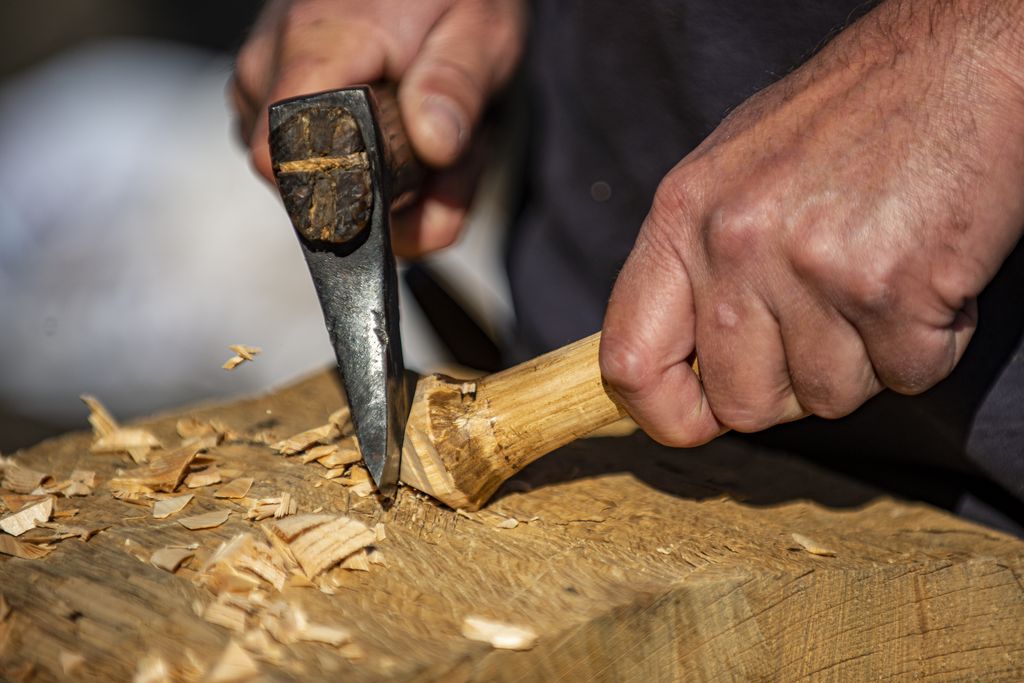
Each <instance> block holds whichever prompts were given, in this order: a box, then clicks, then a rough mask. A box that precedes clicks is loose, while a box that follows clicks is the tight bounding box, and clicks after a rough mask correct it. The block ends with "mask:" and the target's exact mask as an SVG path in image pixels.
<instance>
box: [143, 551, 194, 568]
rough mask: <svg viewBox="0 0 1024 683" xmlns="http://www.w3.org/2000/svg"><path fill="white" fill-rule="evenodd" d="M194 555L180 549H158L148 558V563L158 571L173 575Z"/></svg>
mask: <svg viewBox="0 0 1024 683" xmlns="http://www.w3.org/2000/svg"><path fill="white" fill-rule="evenodd" d="M194 555H195V553H193V552H192V551H191V550H184V549H182V548H160V549H159V550H157V551H156V552H154V553H153V554H152V555H151V556H150V558H149V563H150V564H152V565H153V566H154V567H156V568H158V569H163V570H164V571H165V572H170V573H172V574H173V573H174V572H176V571H178V567H180V566H181V565H182V564H184V563H185V561H186V560H188V559H189V558H191V557H193V556H194Z"/></svg>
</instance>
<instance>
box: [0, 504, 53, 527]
mask: <svg viewBox="0 0 1024 683" xmlns="http://www.w3.org/2000/svg"><path fill="white" fill-rule="evenodd" d="M52 514H53V498H52V497H50V496H47V497H46V499H45V500H41V501H39V502H38V503H36V504H34V505H29V506H27V507H25V508H22V509H21V510H19V511H18V512H15V513H14V514H12V515H7V516H6V517H4V518H3V519H0V529H2V530H4V531H5V532H7V533H8V534H10V535H11V536H21V535H22V534H23V533H25V532H26V531H28V530H29V529H34V528H36V526H37V525H38V524H39V523H40V522H48V521H50V515H52Z"/></svg>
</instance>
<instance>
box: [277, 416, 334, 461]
mask: <svg viewBox="0 0 1024 683" xmlns="http://www.w3.org/2000/svg"><path fill="white" fill-rule="evenodd" d="M340 435H341V430H340V429H339V428H338V426H337V425H336V424H334V423H333V422H328V423H327V424H325V425H320V426H319V427H314V428H313V429H307V430H306V431H304V432H299V433H298V434H296V435H295V436H292V437H289V438H287V439H284V440H283V441H278V442H277V443H275V444H272V445H271V446H270V447H271V448H273V449H274V450H275V451H277V452H278V453H280V454H281V455H295V454H296V453H301V452H303V451H305V450H306V449H307V448H310V447H311V446H315V445H317V444H326V443H327V442H328V441H331V440H332V439H336V438H338V437H339V436H340Z"/></svg>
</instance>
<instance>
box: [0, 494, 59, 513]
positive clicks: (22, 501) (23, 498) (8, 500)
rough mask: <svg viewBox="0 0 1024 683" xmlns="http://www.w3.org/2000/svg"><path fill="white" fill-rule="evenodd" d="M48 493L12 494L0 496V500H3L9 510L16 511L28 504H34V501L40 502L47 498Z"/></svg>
mask: <svg viewBox="0 0 1024 683" xmlns="http://www.w3.org/2000/svg"><path fill="white" fill-rule="evenodd" d="M49 497H50V496H49V495H48V494H44V495H33V494H28V495H25V494H14V495H9V496H0V501H3V504H4V507H6V508H7V509H8V510H10V511H11V512H18V511H19V510H22V509H24V508H26V507H28V506H29V505H35V504H36V503H39V502H42V501H44V500H46V499H47V498H49Z"/></svg>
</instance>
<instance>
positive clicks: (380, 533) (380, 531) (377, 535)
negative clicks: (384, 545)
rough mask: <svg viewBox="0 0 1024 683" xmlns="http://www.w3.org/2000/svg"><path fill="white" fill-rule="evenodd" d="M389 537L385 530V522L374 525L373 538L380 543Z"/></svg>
mask: <svg viewBox="0 0 1024 683" xmlns="http://www.w3.org/2000/svg"><path fill="white" fill-rule="evenodd" d="M387 537H388V536H387V533H386V532H385V530H384V522H377V523H376V524H374V525H373V540H375V541H377V542H378V543H380V542H381V541H383V540H384V539H386V538H387Z"/></svg>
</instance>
